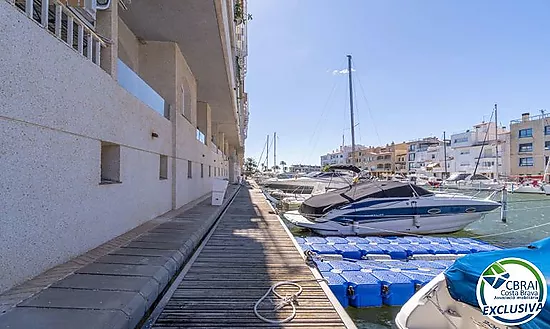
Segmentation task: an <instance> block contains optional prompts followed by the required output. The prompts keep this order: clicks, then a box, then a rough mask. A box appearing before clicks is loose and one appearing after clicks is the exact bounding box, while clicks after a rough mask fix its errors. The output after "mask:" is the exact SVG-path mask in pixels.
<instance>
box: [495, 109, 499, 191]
mask: <svg viewBox="0 0 550 329" xmlns="http://www.w3.org/2000/svg"><path fill="white" fill-rule="evenodd" d="M495 155H496V158H495V171H496V176H495V178H496V179H497V180H498V174H499V172H498V114H497V104H495Z"/></svg>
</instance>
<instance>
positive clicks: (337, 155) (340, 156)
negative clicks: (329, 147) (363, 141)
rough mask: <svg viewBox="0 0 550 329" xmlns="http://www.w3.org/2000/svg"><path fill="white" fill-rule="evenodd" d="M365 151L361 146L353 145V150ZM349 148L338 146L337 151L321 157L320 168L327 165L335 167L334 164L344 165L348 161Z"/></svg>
mask: <svg viewBox="0 0 550 329" xmlns="http://www.w3.org/2000/svg"><path fill="white" fill-rule="evenodd" d="M362 149H365V146H363V145H355V150H356V151H358V150H362ZM350 154H351V146H348V145H346V146H340V148H339V149H337V150H334V151H332V152H330V153H327V154H324V155H321V167H324V166H327V165H336V164H346V163H348V162H349V161H348V159H350Z"/></svg>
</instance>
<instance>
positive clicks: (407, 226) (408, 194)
mask: <svg viewBox="0 0 550 329" xmlns="http://www.w3.org/2000/svg"><path fill="white" fill-rule="evenodd" d="M498 207H500V204H499V203H498V202H495V201H492V200H488V199H477V198H474V197H469V196H463V195H450V194H444V193H438V194H434V193H432V192H430V191H428V190H425V189H423V188H421V187H418V186H415V185H412V184H407V183H402V182H391V181H388V182H362V183H359V184H356V185H352V186H348V187H346V188H342V189H339V190H334V191H330V192H327V193H324V194H321V195H316V196H312V197H311V198H309V199H307V200H305V201H304V202H303V203H302V205H301V206H300V209H299V211H290V212H287V213H285V214H284V215H283V216H284V218H286V219H287V220H288V221H289V222H291V223H292V224H294V225H296V226H300V227H304V228H309V229H311V230H313V231H315V232H317V233H319V234H321V235H368V234H374V235H395V234H399V233H409V234H410V233H413V234H435V233H448V232H455V231H459V230H461V229H463V228H464V227H466V226H467V225H468V224H470V223H472V222H474V221H476V220H478V219H480V218H481V217H482V216H483V215H484V214H486V213H488V212H490V211H492V210H494V209H496V208H498Z"/></svg>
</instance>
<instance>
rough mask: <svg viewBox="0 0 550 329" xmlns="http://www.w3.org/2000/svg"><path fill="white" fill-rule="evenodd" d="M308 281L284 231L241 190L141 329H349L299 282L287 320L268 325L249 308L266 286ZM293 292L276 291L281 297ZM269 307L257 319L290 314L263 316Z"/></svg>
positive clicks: (336, 310) (329, 304) (326, 299)
mask: <svg viewBox="0 0 550 329" xmlns="http://www.w3.org/2000/svg"><path fill="white" fill-rule="evenodd" d="M307 279H310V280H311V279H315V276H314V275H313V274H312V271H311V270H310V269H309V267H308V266H307V265H305V263H304V260H303V258H302V256H301V254H300V252H299V251H298V249H297V247H296V245H295V244H294V242H293V239H292V238H291V237H290V233H289V232H288V230H287V229H286V227H284V224H283V223H282V222H281V220H280V219H279V217H278V216H277V215H275V214H274V213H273V211H272V208H271V206H270V205H269V204H268V203H267V201H266V200H265V198H264V196H263V194H262V193H261V191H260V190H259V189H254V188H252V187H246V186H243V187H242V188H241V190H240V191H239V192H238V194H237V195H236V197H235V199H234V201H233V202H232V203H231V204H230V205H229V207H228V208H227V210H226V212H225V213H224V214H223V216H222V217H221V218H220V220H219V222H218V223H217V225H216V227H215V228H214V229H213V230H212V231H211V232H210V234H209V236H207V238H206V240H205V241H204V242H203V244H202V245H201V247H200V248H199V250H198V251H197V253H196V254H195V255H194V256H193V257H192V259H191V260H190V262H189V263H188V265H186V266H185V267H184V269H183V270H182V272H181V273H180V275H179V276H178V277H177V278H176V279H175V281H174V284H173V286H172V287H171V288H170V289H169V290H168V291H167V293H166V295H165V296H164V298H163V299H162V300H161V301H160V302H159V304H158V306H157V308H156V309H155V310H154V311H153V312H152V314H151V317H150V318H149V320H148V321H147V322H146V323H145V325H144V328H155V329H161V328H174V327H178V328H259V327H261V328H355V325H354V324H353V322H352V321H351V320H350V318H349V317H348V315H347V313H345V311H344V310H343V309H342V307H341V306H340V304H338V302H337V301H336V300H335V299H334V296H332V294H331V293H328V294H327V293H326V292H327V291H328V287H327V286H326V284H325V283H322V284H319V283H317V282H305V283H301V285H302V287H303V288H304V291H303V293H302V295H301V296H300V297H299V299H298V302H299V305H298V306H297V315H296V317H295V318H294V319H293V320H292V321H290V322H288V323H285V324H280V325H279V324H269V323H266V322H263V321H261V320H259V319H258V318H257V317H256V316H255V314H254V311H253V308H254V304H255V302H256V301H257V300H258V299H259V298H260V297H262V296H263V295H264V293H265V292H266V291H267V290H268V289H269V287H270V286H271V285H273V284H274V283H276V282H279V281H286V280H307ZM294 290H295V288H292V287H289V288H282V289H281V291H282V294H283V295H286V293H289V294H290V293H291V292H294ZM331 300H332V301H331ZM333 302H334V303H335V304H334V305H333ZM272 308H273V306H272V304H271V303H270V300H269V298H268V299H267V301H266V302H264V305H263V306H262V307H261V309H262V310H263V311H262V313H261V314H262V315H263V316H265V317H267V318H270V319H279V320H280V319H284V318H286V317H287V316H288V315H290V314H291V312H290V310H291V308H290V307H286V308H285V309H284V310H282V311H278V312H267V311H266V310H268V309H272ZM264 311H265V312H264Z"/></svg>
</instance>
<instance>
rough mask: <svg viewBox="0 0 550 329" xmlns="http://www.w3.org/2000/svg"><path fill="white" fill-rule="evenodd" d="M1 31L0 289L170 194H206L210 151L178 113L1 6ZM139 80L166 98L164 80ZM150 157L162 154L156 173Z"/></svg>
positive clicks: (187, 197)
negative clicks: (115, 153) (115, 172)
mask: <svg viewBox="0 0 550 329" xmlns="http://www.w3.org/2000/svg"><path fill="white" fill-rule="evenodd" d="M122 26H123V25H122V24H121V30H123V28H122ZM0 30H1V31H2V33H1V34H0V49H2V56H0V76H2V79H3V81H2V83H1V84H0V140H2V143H0V155H1V159H2V161H1V163H2V166H1V169H2V170H1V171H0V209H2V211H1V212H0V227H1V229H0V268H1V269H2V275H0V291H4V290H6V289H8V288H10V287H12V286H13V285H15V284H18V283H21V282H22V281H24V280H26V279H29V278H31V277H33V276H35V275H37V274H39V273H41V272H43V271H45V270H47V269H48V268H51V267H53V266H55V265H57V264H60V263H62V262H65V261H67V260H69V259H71V258H72V257H75V256H77V255H79V254H81V253H84V252H86V251H88V250H89V249H92V248H94V247H96V246H98V245H99V244H101V243H104V242H106V241H108V240H110V239H112V238H114V237H116V236H118V235H120V234H122V233H124V232H127V231H128V230H130V229H132V228H134V227H136V226H138V225H140V224H142V223H143V222H145V221H147V220H150V219H152V218H154V217H156V216H158V215H160V214H162V213H164V212H166V211H169V210H170V209H172V207H173V206H174V204H173V199H174V198H175V199H177V206H178V207H179V206H181V205H184V204H186V203H188V202H190V201H192V200H194V199H196V198H198V197H199V196H202V195H204V194H206V193H208V192H209V191H210V186H211V179H209V178H208V165H214V160H216V161H217V162H216V165H218V164H220V163H221V162H222V161H221V155H218V154H214V153H213V152H212V150H211V149H209V148H208V147H207V146H206V145H203V144H201V143H200V142H198V141H197V140H196V138H195V128H194V126H193V125H191V124H190V123H189V122H187V120H186V119H184V118H183V116H181V115H180V116H177V118H176V119H175V120H176V121H175V122H176V124H177V125H176V126H175V125H174V121H170V120H168V119H166V118H164V117H163V116H161V115H160V114H158V113H157V112H155V111H153V110H152V109H150V108H149V107H147V106H146V105H144V104H143V103H142V102H141V101H139V100H138V99H136V98H135V97H134V96H132V95H131V94H129V93H128V92H127V91H126V90H124V89H123V88H122V87H120V86H119V85H118V84H117V82H116V81H115V80H113V79H112V77H111V76H110V75H108V74H107V73H105V72H104V71H103V70H101V68H99V67H98V66H97V65H94V64H93V63H91V62H90V61H87V60H85V59H84V58H83V57H82V56H80V55H78V54H77V53H76V52H75V51H73V50H72V49H70V48H69V47H67V46H66V45H64V44H63V43H61V42H60V41H58V40H56V39H55V38H54V37H53V36H52V35H50V34H49V33H48V32H46V31H45V30H44V29H42V28H40V27H39V26H38V25H37V24H35V23H34V22H32V21H31V20H29V19H27V18H26V17H25V16H24V15H23V14H21V13H19V12H18V11H17V10H15V9H14V8H13V7H12V6H11V5H9V4H8V3H7V2H5V1H0ZM122 33H125V32H122ZM22 35H23V36H25V38H24V42H23V41H22V40H23V39H21V36H22ZM130 39H131V38H130ZM122 44H123V45H124V42H122ZM130 44H131V45H132V46H131V47H126V46H124V47H125V49H132V51H126V54H124V55H121V56H127V59H128V60H129V59H131V61H134V62H135V63H134V64H133V65H136V66H140V70H138V71H141V68H143V70H144V71H143V72H144V74H145V75H147V73H146V72H147V70H146V69H147V68H148V67H149V66H148V64H147V59H145V60H144V57H143V56H142V55H143V53H142V54H140V53H139V51H140V50H141V47H147V45H141V44H140V45H139V46H138V54H139V55H140V56H137V57H136V55H135V43H133V42H131V43H130ZM174 56H176V50H175V49H174ZM136 58H137V60H136ZM140 61H142V62H143V63H140V65H138V63H139V62H140ZM174 63H176V60H174ZM141 64H143V65H141ZM176 66H177V64H176ZM149 72H150V71H149ZM22 77H24V78H22ZM148 79H149V81H148V82H150V83H151V84H153V85H154V84H155V83H158V85H157V87H158V86H161V87H160V88H159V89H161V90H159V92H161V95H163V97H167V98H170V95H169V94H168V93H166V88H165V87H162V84H163V80H155V76H154V75H152V74H150V75H148ZM174 79H178V78H177V77H174ZM155 81H156V82H155ZM174 90H176V88H175V87H174ZM195 93H196V91H195ZM176 94H177V92H176V91H174V93H173V95H172V96H171V97H172V98H173V97H174V95H176ZM176 97H177V96H176ZM195 97H196V96H195ZM176 104H177V101H176ZM174 129H175V130H174ZM153 131H154V132H156V133H158V135H159V137H158V138H153V137H152V136H151V133H152V132H153ZM102 141H106V142H110V143H115V144H118V145H120V162H121V165H120V180H121V182H122V183H120V184H109V185H100V184H99V183H100V159H101V146H100V145H101V142H102ZM174 142H175V143H176V144H174ZM174 149H177V154H175V152H174ZM160 154H164V155H169V156H170V158H169V160H168V162H169V165H168V179H165V180H161V179H159V163H160ZM174 155H175V157H174ZM187 160H192V161H193V167H194V169H195V173H194V175H193V179H189V180H188V179H187V172H186V169H187ZM172 161H175V165H174V166H172ZM200 163H204V166H205V169H204V172H205V178H202V179H201V178H200ZM173 168H175V169H176V170H175V171H173ZM225 168H227V167H225ZM176 172H177V175H176V176H174V174H175V173H176ZM176 177H177V178H178V179H177V180H173V179H175V178H176ZM174 186H177V195H175V194H174V192H173V190H174V189H173V187H174Z"/></svg>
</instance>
